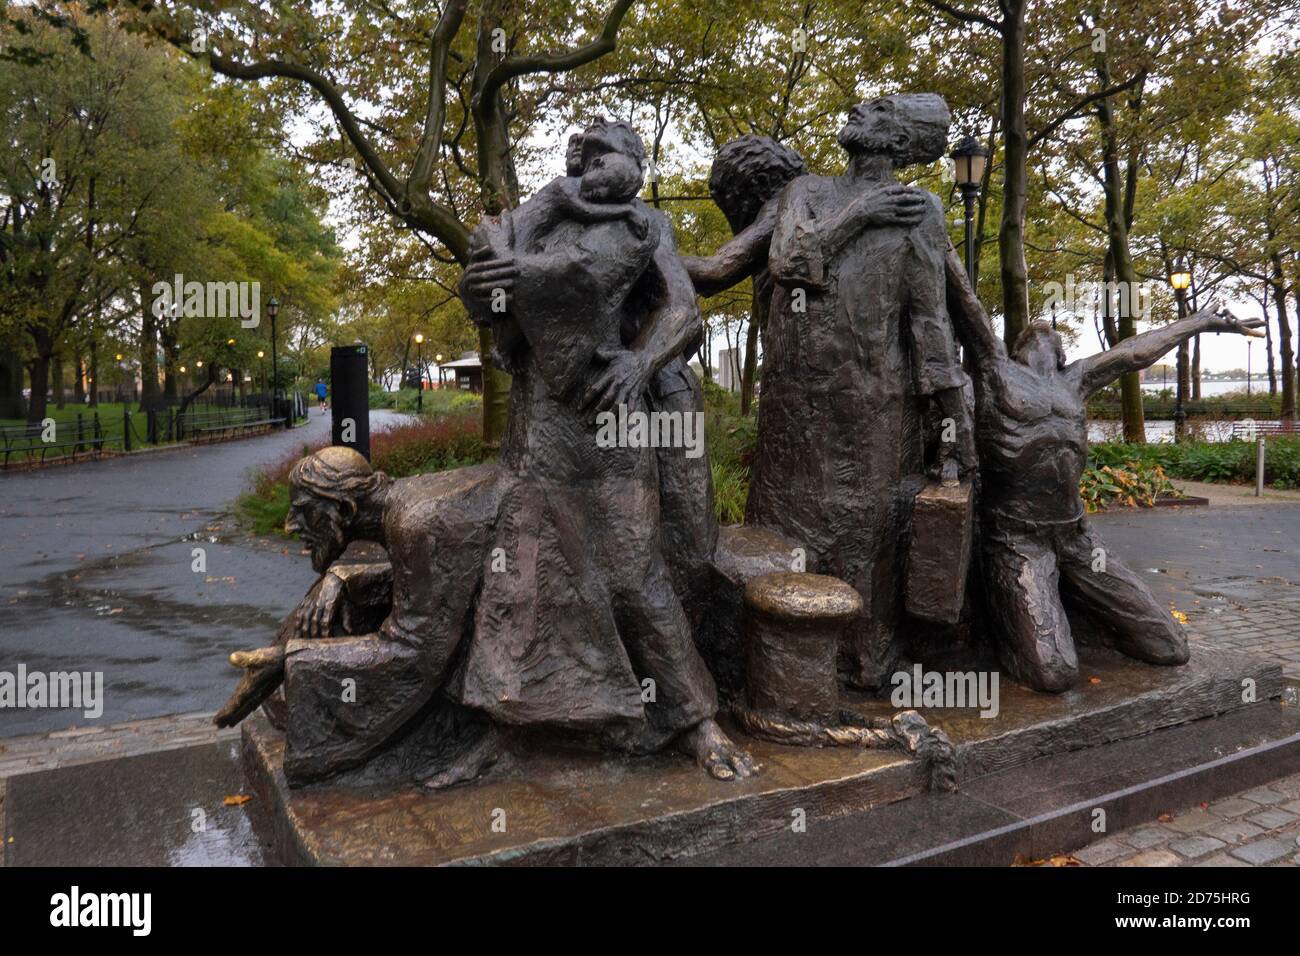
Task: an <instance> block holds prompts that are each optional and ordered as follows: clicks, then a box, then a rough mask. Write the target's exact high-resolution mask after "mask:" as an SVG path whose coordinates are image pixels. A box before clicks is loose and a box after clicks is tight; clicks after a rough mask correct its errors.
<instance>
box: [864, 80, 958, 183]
mask: <svg viewBox="0 0 1300 956" xmlns="http://www.w3.org/2000/svg"><path fill="white" fill-rule="evenodd" d="M951 122H952V116H951V114H950V113H949V112H948V104H946V103H945V102H944V101H943V97H942V96H939V95H938V94H935V93H895V94H893V95H892V96H881V97H877V98H876V99H874V100H868V101H867V102H865V103H862V104H859V105H858V106H855V107H853V109H851V110H849V118H848V120H847V122H845V124H844V128H843V129H842V130H840V135H839V141H840V145H841V146H843V147H844V149H845V150H846V151H847V152H848V153H849V155H850V156H860V155H872V156H882V155H883V156H889V157H890V159H892V160H893V162H894V166H895V167H899V166H910V165H911V164H912V163H932V162H934V161H935V160H936V159H938V158H939V157H941V156H942V155H943V153H944V150H945V148H946V147H947V143H948V126H949V124H950V123H951Z"/></svg>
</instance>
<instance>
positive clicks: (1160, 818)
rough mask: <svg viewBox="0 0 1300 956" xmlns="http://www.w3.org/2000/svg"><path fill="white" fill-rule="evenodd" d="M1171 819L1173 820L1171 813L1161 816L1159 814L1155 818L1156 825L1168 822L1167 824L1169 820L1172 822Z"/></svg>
mask: <svg viewBox="0 0 1300 956" xmlns="http://www.w3.org/2000/svg"><path fill="white" fill-rule="evenodd" d="M1173 818H1174V815H1173V814H1172V813H1162V814H1160V816H1158V817H1156V822H1157V823H1168V822H1169V821H1170V820H1172V819H1173Z"/></svg>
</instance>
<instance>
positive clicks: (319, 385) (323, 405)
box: [313, 379, 329, 412]
mask: <svg viewBox="0 0 1300 956" xmlns="http://www.w3.org/2000/svg"><path fill="white" fill-rule="evenodd" d="M313 391H315V392H316V397H317V398H318V399H320V410H321V411H322V412H323V411H325V409H327V408H329V402H327V401H325V396H326V395H328V394H329V388H327V387H326V385H325V383H324V382H323V381H321V380H319V379H317V381H316V387H315V389H313Z"/></svg>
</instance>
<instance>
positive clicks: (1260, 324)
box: [1201, 302, 1264, 339]
mask: <svg viewBox="0 0 1300 956" xmlns="http://www.w3.org/2000/svg"><path fill="white" fill-rule="evenodd" d="M1201 311H1202V312H1213V314H1214V331H1215V332H1235V333H1237V334H1238V335H1249V336H1250V337H1251V338H1257V339H1260V338H1263V337H1264V333H1263V331H1261V330H1262V329H1263V328H1264V320H1263V319H1243V318H1240V317H1239V316H1237V315H1234V314H1233V313H1232V312H1231V311H1229V309H1228V307H1227V306H1218V305H1217V303H1215V302H1211V303H1210V304H1209V305H1208V306H1206V307H1205V308H1204V309H1202V310H1201Z"/></svg>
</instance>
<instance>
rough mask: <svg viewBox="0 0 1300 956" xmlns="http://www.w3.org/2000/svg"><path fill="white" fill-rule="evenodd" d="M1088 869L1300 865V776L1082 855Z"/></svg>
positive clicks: (1126, 834)
mask: <svg viewBox="0 0 1300 956" xmlns="http://www.w3.org/2000/svg"><path fill="white" fill-rule="evenodd" d="M1073 856H1074V858H1075V859H1077V860H1078V861H1079V862H1081V863H1083V864H1084V865H1085V866H1300V774H1293V775H1291V776H1289V777H1283V778H1282V779H1280V780H1275V781H1273V782H1272V783H1270V784H1269V785H1268V786H1266V787H1255V788H1253V789H1251V790H1246V791H1243V792H1242V793H1239V794H1235V795H1234V796H1231V797H1226V798H1224V799H1222V800H1216V801H1215V802H1214V803H1210V804H1205V805H1202V806H1199V807H1194V808H1192V809H1191V810H1187V811H1184V812H1183V813H1179V814H1177V815H1173V814H1165V815H1162V817H1161V818H1160V819H1159V820H1154V821H1152V822H1151V823H1144V824H1142V825H1141V826H1136V827H1131V828H1130V829H1127V830H1122V831H1120V832H1119V833H1116V834H1113V835H1111V836H1108V837H1106V838H1104V839H1102V840H1098V841H1097V842H1096V843H1090V844H1089V845H1088V846H1086V847H1084V848H1083V849H1082V850H1076V851H1075V852H1074V854H1073Z"/></svg>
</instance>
